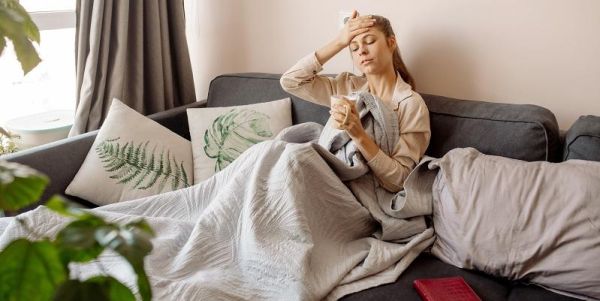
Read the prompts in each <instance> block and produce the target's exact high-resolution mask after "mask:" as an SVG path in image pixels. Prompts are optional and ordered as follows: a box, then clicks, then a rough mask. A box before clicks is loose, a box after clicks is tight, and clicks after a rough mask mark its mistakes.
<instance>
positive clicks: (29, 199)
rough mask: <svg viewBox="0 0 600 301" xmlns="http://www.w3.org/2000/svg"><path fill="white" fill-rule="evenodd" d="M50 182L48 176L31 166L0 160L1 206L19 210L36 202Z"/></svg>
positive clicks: (6, 208) (4, 208)
mask: <svg viewBox="0 0 600 301" xmlns="http://www.w3.org/2000/svg"><path fill="white" fill-rule="evenodd" d="M48 182H49V181H48V177H46V176H45V175H43V174H41V173H40V172H38V171H36V170H34V169H32V168H30V167H27V166H25V165H22V164H19V163H15V162H6V161H0V208H1V209H3V210H18V209H21V208H23V207H25V206H28V205H31V204H33V203H35V202H36V201H37V200H38V199H39V198H40V197H41V196H42V193H43V192H44V189H45V188H46V185H48Z"/></svg>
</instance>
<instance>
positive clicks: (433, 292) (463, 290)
mask: <svg viewBox="0 0 600 301" xmlns="http://www.w3.org/2000/svg"><path fill="white" fill-rule="evenodd" d="M413 286H414V287H415V289H416V290H417V292H418V293H419V295H420V296H421V299H423V300H425V301H481V299H479V297H478V296H477V294H475V292H474V291H473V289H472V288H471V287H470V286H469V285H468V284H467V283H466V282H465V280H464V279H463V278H462V277H449V278H433V279H417V280H415V281H414V282H413Z"/></svg>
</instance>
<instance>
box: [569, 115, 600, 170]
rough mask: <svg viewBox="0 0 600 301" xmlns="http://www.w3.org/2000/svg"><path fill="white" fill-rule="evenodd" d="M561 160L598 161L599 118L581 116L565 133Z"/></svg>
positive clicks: (599, 143) (599, 146) (599, 153)
mask: <svg viewBox="0 0 600 301" xmlns="http://www.w3.org/2000/svg"><path fill="white" fill-rule="evenodd" d="M563 153H564V155H563V160H565V161H566V160H570V159H580V160H590V161H600V116H591V115H588V116H581V117H579V118H578V119H577V120H576V121H575V123H574V124H573V125H572V126H571V128H570V129H569V130H568V131H567V134H566V138H565V146H564V151H563Z"/></svg>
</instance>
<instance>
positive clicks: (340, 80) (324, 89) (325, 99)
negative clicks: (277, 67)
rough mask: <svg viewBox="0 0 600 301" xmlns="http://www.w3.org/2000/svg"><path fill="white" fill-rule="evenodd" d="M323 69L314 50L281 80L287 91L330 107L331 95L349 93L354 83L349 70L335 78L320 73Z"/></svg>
mask: <svg viewBox="0 0 600 301" xmlns="http://www.w3.org/2000/svg"><path fill="white" fill-rule="evenodd" d="M322 70H323V66H322V65H321V64H320V63H319V60H317V56H316V54H315V52H312V53H310V54H309V55H307V56H305V57H303V58H302V59H300V60H299V61H298V62H297V63H296V64H295V65H294V66H292V67H291V68H290V69H289V70H287V71H286V72H285V73H284V74H283V75H282V76H281V79H280V81H279V82H280V83H281V87H282V88H283V90H285V91H286V92H288V93H290V94H293V95H295V96H298V97H300V98H302V99H306V100H308V101H311V102H314V103H316V104H320V105H323V106H327V107H329V106H330V97H331V95H335V94H342V95H346V94H349V93H350V92H351V90H352V88H353V84H352V80H351V79H350V74H349V73H348V72H343V73H340V74H339V75H338V76H337V77H335V78H333V77H328V76H321V75H319V72H321V71H322Z"/></svg>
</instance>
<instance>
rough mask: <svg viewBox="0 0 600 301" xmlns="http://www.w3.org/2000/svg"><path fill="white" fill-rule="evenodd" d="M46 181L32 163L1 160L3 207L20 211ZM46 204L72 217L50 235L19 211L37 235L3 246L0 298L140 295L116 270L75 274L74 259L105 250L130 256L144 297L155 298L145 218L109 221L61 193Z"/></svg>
mask: <svg viewBox="0 0 600 301" xmlns="http://www.w3.org/2000/svg"><path fill="white" fill-rule="evenodd" d="M47 184H48V178H47V177H46V176H45V175H43V174H41V173H39V172H37V171H35V170H33V169H31V168H29V167H27V166H24V165H21V164H18V163H14V162H7V161H0V208H1V209H2V210H12V211H16V210H18V209H20V208H23V207H25V206H28V205H30V204H32V203H34V202H36V201H37V200H38V199H39V198H40V196H41V195H42V192H43V191H44V189H45V187H46V185H47ZM46 206H47V207H48V208H49V209H51V210H53V211H55V212H56V213H59V214H62V215H64V216H67V217H69V218H70V219H71V221H70V222H68V223H66V225H65V227H64V228H62V229H61V230H60V231H58V233H57V235H56V236H55V237H47V236H45V235H44V233H36V229H34V228H32V227H31V225H28V224H27V223H26V222H25V220H23V219H20V218H19V216H16V217H15V219H16V221H17V222H19V223H20V224H21V225H22V226H23V227H24V228H25V229H27V231H28V232H29V236H33V237H35V240H33V239H27V238H19V239H16V240H13V241H12V242H10V243H9V244H8V245H6V246H5V247H3V250H2V251H1V252H0V283H2V285H0V300H28V301H29V300H87V299H89V297H90V296H93V297H94V300H136V297H135V295H134V293H133V292H131V290H130V289H129V288H127V287H126V286H125V285H123V284H122V283H120V282H119V281H118V280H117V279H115V278H113V277H111V276H108V275H98V276H94V277H92V278H88V279H84V280H82V279H77V278H74V277H73V275H72V274H71V265H70V263H90V262H92V261H94V260H96V259H97V258H98V257H99V256H100V255H101V254H102V253H103V252H104V251H105V250H111V251H113V252H115V253H117V254H119V255H121V256H122V257H123V258H124V259H125V260H127V262H129V264H130V265H131V267H132V268H133V271H134V272H135V273H136V274H137V286H138V292H139V297H140V298H141V299H142V300H151V298H152V292H151V288H150V282H149V281H148V278H147V276H146V273H145V270H144V258H145V257H146V256H147V255H148V254H149V253H150V251H151V250H152V243H151V242H150V239H151V238H152V237H154V232H153V231H152V229H151V228H150V226H149V225H148V224H147V223H146V222H145V221H144V220H143V219H142V220H138V221H135V222H131V223H128V224H125V225H119V224H115V223H110V222H107V221H105V220H104V219H102V218H101V217H99V216H97V215H95V214H93V213H91V212H90V211H88V210H84V209H80V208H76V207H73V206H70V205H69V204H68V203H67V202H66V201H65V200H64V199H62V198H61V197H58V196H54V197H52V198H51V199H50V200H49V202H47V204H46ZM95 264H99V265H101V264H102V263H101V262H100V261H95Z"/></svg>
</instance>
